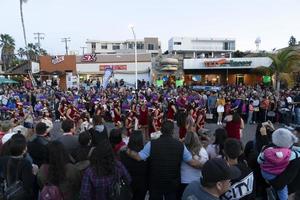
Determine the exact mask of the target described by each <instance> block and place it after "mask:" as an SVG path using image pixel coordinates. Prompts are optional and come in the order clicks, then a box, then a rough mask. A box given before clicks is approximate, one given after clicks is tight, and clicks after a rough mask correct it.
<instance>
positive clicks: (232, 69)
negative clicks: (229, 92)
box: [184, 57, 272, 85]
mask: <svg viewBox="0 0 300 200" xmlns="http://www.w3.org/2000/svg"><path fill="white" fill-rule="evenodd" d="M271 64H272V60H271V59H270V58H268V57H249V58H220V59H215V58H214V59H184V73H185V75H184V79H185V83H186V84H187V85H221V84H246V85H253V84H255V83H257V82H262V77H261V76H260V75H257V74H255V73H254V69H255V68H257V67H261V66H265V67H269V66H270V65H271Z"/></svg>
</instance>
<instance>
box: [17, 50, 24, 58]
mask: <svg viewBox="0 0 300 200" xmlns="http://www.w3.org/2000/svg"><path fill="white" fill-rule="evenodd" d="M18 56H19V57H20V58H21V59H22V58H23V57H24V56H26V50H25V49H23V48H19V49H18Z"/></svg>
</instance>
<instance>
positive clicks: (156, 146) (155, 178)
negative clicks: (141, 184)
mask: <svg viewBox="0 0 300 200" xmlns="http://www.w3.org/2000/svg"><path fill="white" fill-rule="evenodd" d="M183 151H184V145H183V144H182V143H181V142H179V141H178V140H176V139H174V138H172V135H165V134H163V135H161V136H160V138H159V139H157V140H152V141H151V149H150V164H149V166H150V168H149V169H150V190H154V191H161V192H176V190H177V189H178V187H179V185H180V178H181V175H180V167H181V161H182V158H183Z"/></svg>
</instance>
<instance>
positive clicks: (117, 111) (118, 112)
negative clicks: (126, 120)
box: [114, 107, 121, 125]
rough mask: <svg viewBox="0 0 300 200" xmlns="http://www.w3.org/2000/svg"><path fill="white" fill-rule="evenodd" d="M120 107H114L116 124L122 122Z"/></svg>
mask: <svg viewBox="0 0 300 200" xmlns="http://www.w3.org/2000/svg"><path fill="white" fill-rule="evenodd" d="M120 113H121V111H120V107H115V108H114V116H115V117H114V123H115V125H116V124H118V123H120V122H121V115H120Z"/></svg>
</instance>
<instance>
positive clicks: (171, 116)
mask: <svg viewBox="0 0 300 200" xmlns="http://www.w3.org/2000/svg"><path fill="white" fill-rule="evenodd" d="M175 113H176V107H175V104H174V100H171V101H170V103H169V106H168V112H167V120H169V121H172V122H173V121H174V118H175Z"/></svg>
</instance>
